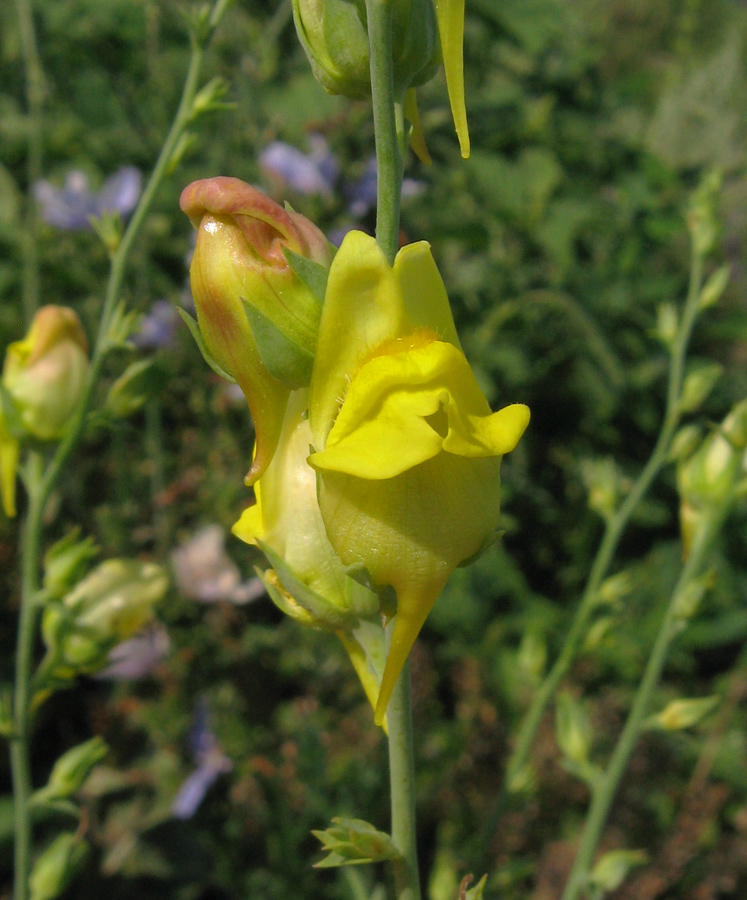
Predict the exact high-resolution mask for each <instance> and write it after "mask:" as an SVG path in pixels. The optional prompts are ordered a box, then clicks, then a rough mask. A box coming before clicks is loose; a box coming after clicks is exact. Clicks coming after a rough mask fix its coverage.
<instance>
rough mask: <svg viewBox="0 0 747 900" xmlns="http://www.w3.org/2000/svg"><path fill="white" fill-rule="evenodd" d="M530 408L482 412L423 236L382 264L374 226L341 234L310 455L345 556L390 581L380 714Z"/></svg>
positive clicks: (495, 496)
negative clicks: (391, 614)
mask: <svg viewBox="0 0 747 900" xmlns="http://www.w3.org/2000/svg"><path fill="white" fill-rule="evenodd" d="M528 421H529V410H528V409H527V407H526V406H524V405H523V404H513V405H511V406H507V407H505V408H504V409H502V410H500V411H498V412H495V413H492V412H491V410H490V408H489V406H488V403H487V400H486V399H485V397H484V395H483V394H482V392H481V390H480V388H479V386H478V384H477V382H476V380H475V377H474V375H473V373H472V370H471V369H470V366H469V364H468V362H467V360H466V358H465V356H464V354H463V352H462V350H461V347H460V345H459V340H458V337H457V334H456V330H455V327H454V322H453V319H452V316H451V310H450V308H449V303H448V298H447V296H446V292H445V289H444V286H443V282H442V281H441V278H440V275H439V274H438V270H437V268H436V265H435V263H434V261H433V257H432V256H431V253H430V247H429V246H428V244H426V243H425V242H420V243H417V244H411V245H409V246H407V247H404V248H403V249H402V250H401V251H400V252H399V254H398V255H397V258H396V260H395V262H394V266H393V267H390V266H389V265H388V263H387V261H386V259H385V257H384V255H383V253H382V252H381V250H380V249H379V247H378V245H377V244H376V242H375V241H374V239H373V238H371V237H369V236H368V235H365V234H362V233H360V232H351V233H350V234H348V235H347V237H346V238H345V241H344V242H343V245H342V247H341V248H340V250H339V252H338V254H337V256H336V258H335V260H334V262H333V264H332V267H331V269H330V273H329V280H328V284H327V292H326V295H325V302H324V308H323V312H322V318H321V322H320V326H319V339H318V347H317V354H316V359H315V362H314V371H313V375H312V380H311V389H310V397H309V427H310V430H311V442H312V446H313V449H314V452H312V454H311V455H310V456H309V460H308V461H309V464H310V465H311V466H312V467H313V468H314V469H315V470H316V471H317V472H318V475H319V478H318V485H317V493H318V498H319V507H320V511H321V517H322V520H323V522H324V526H325V529H326V533H327V536H328V537H329V540H330V542H331V544H332V547H333V548H334V550H335V552H336V554H337V556H338V557H339V558H340V560H341V561H342V563H343V565H345V566H359V567H360V566H363V567H365V569H366V570H367V571H368V574H369V576H370V578H371V579H372V581H373V583H374V584H375V585H376V586H377V587H378V588H385V587H387V586H390V587H392V588H394V591H395V592H396V596H397V613H396V618H395V620H394V628H393V633H392V640H391V644H390V649H389V653H388V657H387V661H386V667H385V671H384V674H383V679H382V683H381V690H380V693H379V698H378V702H377V705H376V716H375V718H376V721H377V722H379V723H380V722H381V721H382V718H383V716H384V713H385V711H386V707H387V704H388V702H389V697H390V696H391V692H392V689H393V688H394V685H395V683H396V681H397V678H398V676H399V673H400V670H401V668H402V666H403V665H404V662H405V660H406V659H407V656H408V654H409V652H410V649H411V647H412V644H413V642H414V641H415V638H416V637H417V635H418V632H419V631H420V629H421V627H422V625H423V623H424V621H425V619H426V617H427V615H428V613H429V612H430V610H431V608H432V606H433V604H434V602H435V601H436V598H437V597H438V595H439V593H440V592H441V589H442V588H443V586H444V584H445V583H446V581H447V579H448V578H449V576H450V575H451V573H452V572H453V570H454V569H455V568H456V567H457V566H459V565H461V564H462V563H464V562H466V561H467V560H469V559H470V558H471V557H473V556H475V555H476V554H477V553H479V552H480V550H481V549H482V548H483V547H484V546H486V544H487V543H489V541H490V540H491V539H492V535H493V533H494V531H495V529H496V527H497V524H498V515H499V499H500V461H501V456H502V455H503V454H504V453H508V452H509V451H511V450H512V449H513V448H514V447H515V446H516V444H517V442H518V440H519V438H520V437H521V435H522V433H523V432H524V429H525V428H526V426H527V424H528Z"/></svg>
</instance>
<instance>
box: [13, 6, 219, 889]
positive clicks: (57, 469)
mask: <svg viewBox="0 0 747 900" xmlns="http://www.w3.org/2000/svg"><path fill="white" fill-rule="evenodd" d="M229 5H230V0H218V2H217V3H216V4H215V6H214V7H213V11H212V14H211V16H210V18H209V23H208V24H209V27H208V28H206V29H204V32H203V34H202V35H200V36H198V37H195V38H193V43H192V53H191V57H190V62H189V67H188V70H187V75H186V78H185V83H184V89H183V91H182V97H181V101H180V103H179V108H178V110H177V113H176V116H175V118H174V121H173V124H172V126H171V129H170V131H169V134H168V136H167V138H166V141H165V142H164V145H163V147H162V149H161V153H160V155H159V157H158V160H157V162H156V165H155V167H154V169H153V172H152V174H151V177H150V179H149V181H148V184H147V185H146V188H145V190H144V191H143V194H142V196H141V198H140V201H139V203H138V206H137V209H136V210H135V213H134V215H133V216H132V219H131V220H130V223H129V225H128V227H127V229H126V230H125V233H124V235H123V237H122V240H121V242H120V244H119V246H118V247H117V249H116V251H115V253H114V255H113V257H112V263H111V268H110V272H109V279H108V282H107V287H106V293H105V296H104V303H103V306H102V310H101V319H100V322H99V329H98V333H97V336H96V341H95V343H94V348H93V353H92V358H91V366H90V368H89V373H88V379H87V382H86V387H85V390H84V392H83V396H82V397H81V399H80V402H79V403H78V406H77V408H76V410H75V413H74V414H73V416H72V418H71V421H70V423H69V425H68V428H67V431H66V433H65V436H64V438H63V440H62V441H61V443H60V444H59V445H58V447H57V449H56V451H55V453H54V455H53V456H52V459H51V461H50V462H49V464H48V465H47V466H46V468H43V465H42V461H41V458H40V457H38V456H36V455H34V454H32V455H31V457H30V459H29V463H28V466H27V468H26V478H25V482H26V488H27V492H28V500H29V502H28V509H27V513H26V518H25V522H24V525H23V530H22V536H21V572H22V577H21V584H22V587H21V609H20V613H19V629H18V641H17V648H16V682H15V693H14V704H13V737H12V741H11V768H12V774H13V792H14V826H15V875H14V879H15V881H14V900H27V898H28V890H29V888H28V879H29V871H30V858H31V844H32V827H31V826H32V822H31V810H30V805H29V800H30V798H31V791H32V783H31V774H30V764H29V745H30V740H29V732H30V708H31V701H32V697H31V669H32V662H33V651H34V642H35V636H36V625H37V620H38V609H39V608H38V603H37V595H38V587H39V570H40V557H41V541H42V525H43V522H42V518H43V513H44V509H45V507H46V505H47V501H48V500H49V497H50V495H51V493H52V491H53V490H54V488H55V486H56V485H57V483H58V481H59V479H60V477H61V475H62V473H63V471H64V469H65V466H66V465H67V463H68V461H69V459H70V457H71V456H72V454H73V452H74V450H75V448H76V447H77V445H78V442H79V441H80V439H81V436H82V434H83V431H84V429H85V425H86V421H87V417H88V411H89V408H90V406H91V401H92V398H93V394H94V390H95V388H96V385H97V384H98V380H99V376H100V374H101V369H102V366H103V362H104V359H105V357H106V354H107V352H108V350H109V349H110V329H111V325H112V322H113V318H114V315H115V313H116V310H117V305H118V303H119V299H120V294H121V290H122V282H123V279H124V273H125V267H126V264H127V259H128V257H129V253H130V250H131V249H132V245H133V243H134V241H135V238H136V237H137V235H138V233H139V231H140V228H141V227H142V224H143V222H144V220H145V217H146V215H147V213H148V211H149V209H150V207H151V204H152V202H153V198H154V197H155V194H156V191H157V190H158V187H159V185H160V184H161V182H162V180H163V178H164V175H165V174H166V172H167V169H168V166H169V163H170V161H171V159H172V156H173V153H174V150H175V148H176V146H177V143H178V141H179V138H180V137H181V135H182V134H183V132H184V130H185V129H186V127H187V125H188V124H189V122H190V121H191V118H192V104H193V101H194V98H195V95H196V93H197V86H198V83H199V74H200V68H201V66H202V61H203V58H204V54H205V48H206V45H207V42H208V40H209V38H210V37H211V35H212V33H213V31H214V30H215V28H216V27H217V25H218V22H219V21H220V18H221V16H222V15H223V13H224V12H225V10H226V9H227V8H228V6H229Z"/></svg>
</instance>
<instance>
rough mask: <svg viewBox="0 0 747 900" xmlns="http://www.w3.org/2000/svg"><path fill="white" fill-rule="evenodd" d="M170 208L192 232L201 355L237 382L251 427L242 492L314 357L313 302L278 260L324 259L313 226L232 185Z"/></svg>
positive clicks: (258, 470) (202, 191)
mask: <svg viewBox="0 0 747 900" xmlns="http://www.w3.org/2000/svg"><path fill="white" fill-rule="evenodd" d="M180 202H181V208H182V210H183V211H184V212H185V213H186V214H187V215H188V216H189V218H190V220H191V221H192V224H193V225H194V226H195V228H197V244H196V246H195V252H194V256H193V258H192V265H191V267H190V279H191V285H192V295H193V297H194V301H195V309H196V311H197V322H198V324H199V328H200V332H201V333H202V342H203V346H204V351H206V356H207V357H208V358H209V359H210V360H211V362H212V364H213V365H214V366H215V364H217V367H219V370H222V371H223V372H224V373H225V374H226V375H228V376H229V377H231V378H233V379H234V380H235V381H236V382H237V383H238V385H239V387H240V388H241V390H242V391H243V393H244V396H245V397H246V399H247V402H248V404H249V408H250V411H251V414H252V419H253V420H254V427H255V430H256V433H257V446H256V450H255V455H254V461H253V464H252V467H251V470H250V472H249V474H248V475H247V484H252V483H253V482H254V481H256V479H257V478H259V476H260V475H261V474H262V472H263V471H264V470H265V469H266V468H267V466H268V464H269V462H270V460H271V459H272V455H273V453H274V451H275V447H276V445H277V441H278V437H279V435H280V428H281V426H282V422H283V414H284V411H285V405H286V403H287V401H288V395H289V391H290V389H291V388H298V387H301V386H302V385H303V384H308V379H309V377H310V375H311V366H312V363H313V358H314V351H315V349H316V330H317V324H318V321H319V313H320V309H321V306H320V302H319V300H318V299H317V298H316V297H315V296H314V295H313V293H312V291H311V290H310V288H309V287H307V285H306V284H305V283H304V282H303V281H301V279H300V278H299V277H298V275H296V273H295V271H294V269H293V266H292V265H291V263H290V261H289V257H288V256H287V254H288V251H290V253H291V254H295V255H296V256H297V257H304V258H305V259H306V260H307V261H310V262H311V263H316V264H318V265H320V266H326V265H328V264H329V261H330V259H331V254H332V250H331V248H330V245H329V243H328V241H327V239H326V238H325V237H324V235H323V234H322V233H321V231H319V229H318V228H317V227H316V225H314V224H313V223H312V222H310V221H309V220H308V219H306V218H305V217H304V216H301V215H299V214H298V213H295V212H293V211H291V210H285V209H283V207H281V206H279V205H278V204H277V203H275V202H274V201H273V200H271V199H270V198H269V197H266V196H265V195H264V194H262V193H261V192H260V191H258V190H257V189H256V188H253V187H251V185H248V184H245V183H244V182H243V181H239V179H237V178H208V179H203V180H201V181H195V182H193V183H192V184H190V185H189V186H188V187H187V188H185V190H184V191H183V192H182V196H181V201H180ZM196 337H197V335H196Z"/></svg>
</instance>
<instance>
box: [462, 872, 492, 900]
mask: <svg viewBox="0 0 747 900" xmlns="http://www.w3.org/2000/svg"><path fill="white" fill-rule="evenodd" d="M467 877H468V878H469V879H470V881H471V880H472V876H471V875H469V876H467ZM487 880H488V876H487V875H483V876H482V878H481V879H480V880H479V881H478V882H477V884H476V885H475V886H474V887H473V888H470V889H469V890H466V891H464V894H463V896H464V900H482V892H483V891H484V890H485V884H486V883H487ZM465 882H466V883H465ZM467 884H469V882H467V878H463V879H462V885H463V886H464V887H465V888H466V887H467Z"/></svg>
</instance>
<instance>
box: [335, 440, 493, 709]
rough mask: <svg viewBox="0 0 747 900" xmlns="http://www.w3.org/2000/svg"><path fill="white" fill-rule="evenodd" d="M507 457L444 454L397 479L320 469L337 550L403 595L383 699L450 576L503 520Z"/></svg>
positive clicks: (348, 562)
mask: <svg viewBox="0 0 747 900" xmlns="http://www.w3.org/2000/svg"><path fill="white" fill-rule="evenodd" d="M500 462H501V460H500V457H493V456H488V457H484V458H481V459H471V458H466V457H462V456H455V455H453V454H451V453H439V454H438V455H436V456H434V457H433V458H432V459H429V460H426V461H425V462H423V463H421V464H420V465H417V466H414V467H413V468H411V469H408V470H407V471H406V472H403V473H402V474H400V475H397V476H395V477H394V478H386V479H382V480H370V479H366V478H358V477H356V476H354V475H349V474H345V473H341V472H334V471H323V472H322V473H321V476H320V483H319V505H320V508H321V512H322V518H323V519H324V524H325V526H326V529H327V534H328V536H329V539H330V541H331V543H332V546H333V547H334V549H335V551H336V553H337V555H338V556H339V557H340V559H341V560H342V562H343V563H344V564H345V565H346V566H350V565H356V564H359V565H360V564H362V565H364V566H365V567H366V569H367V570H368V572H369V573H370V575H371V578H372V579H373V581H374V583H375V584H376V585H379V586H384V585H391V586H392V587H393V588H394V590H395V592H396V594H397V616H396V618H395V631H394V637H395V638H396V640H394V641H393V649H390V652H389V656H388V658H387V664H386V669H385V673H384V678H383V680H382V694H381V696H382V697H384V698H386V699H385V700H380V703H381V704H384V706H385V705H386V703H387V702H388V693H389V692H390V691H391V688H393V686H394V684H395V683H396V680H397V676H398V674H399V670H400V669H401V667H402V665H403V663H404V660H405V659H406V658H407V653H408V652H409V650H410V648H411V646H412V643H413V642H414V640H415V638H416V636H417V633H418V631H419V630H420V627H421V626H422V623H423V622H424V621H425V618H426V616H427V615H428V613H429V612H430V610H431V608H432V606H433V604H434V603H435V601H436V598H437V597H438V595H439V593H440V592H441V590H442V588H443V586H444V584H445V583H446V581H447V580H448V578H449V576H450V575H451V573H452V572H453V570H454V569H455V568H456V566H458V565H459V564H460V563H461V562H463V561H464V560H466V559H469V558H470V557H471V556H473V555H474V554H475V553H477V552H478V551H479V550H480V548H481V547H483V546H484V544H485V541H486V539H487V538H488V537H489V536H490V534H491V533H492V532H493V531H495V529H496V527H497V524H498V516H499V500H500ZM397 620H399V624H398V625H397V624H396V622H397Z"/></svg>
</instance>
